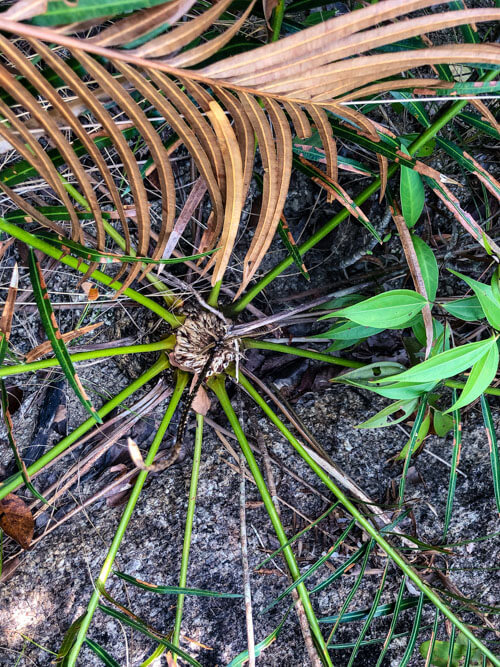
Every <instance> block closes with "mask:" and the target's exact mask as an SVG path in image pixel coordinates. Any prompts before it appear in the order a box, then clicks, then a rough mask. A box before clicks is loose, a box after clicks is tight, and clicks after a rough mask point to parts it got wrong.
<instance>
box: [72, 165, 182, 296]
mask: <svg viewBox="0 0 500 667" xmlns="http://www.w3.org/2000/svg"><path fill="white" fill-rule="evenodd" d="M60 179H61V181H62V183H63V185H64V189H65V190H66V191H67V192H68V193H69V194H70V195H71V196H72V197H73V199H74V200H75V201H77V202H78V203H79V204H81V206H83V208H84V209H85V210H87V211H89V212H90V213H91V212H92V209H91V207H90V204H89V203H88V202H87V200H86V199H85V197H84V196H83V195H82V194H81V193H80V192H78V190H77V189H76V188H75V187H74V186H73V185H71V183H68V181H67V180H66V179H65V178H64V176H60ZM106 217H107V216H106V212H105V211H103V220H102V226H103V227H104V229H105V230H106V233H107V234H108V236H110V237H111V238H112V239H113V241H114V242H115V243H116V245H117V246H118V247H119V248H121V249H122V250H127V244H126V242H125V239H124V238H123V236H122V235H121V234H120V232H118V231H117V230H116V229H115V228H114V227H113V225H111V224H110V223H109V222H108V221H107V220H106ZM128 250H129V254H130V255H132V257H135V256H136V255H137V253H136V251H135V250H134V248H129V249H128ZM142 268H143V269H145V268H146V264H143V265H142ZM146 280H147V281H149V282H150V283H151V285H152V286H153V287H154V288H155V289H156V290H157V291H158V292H159V293H160V294H161V296H162V297H163V299H164V300H165V301H166V302H167V304H168V305H169V306H171V305H172V304H173V303H175V301H177V297H176V296H175V295H174V294H173V293H172V290H170V289H169V288H168V287H167V286H166V285H165V283H162V282H161V280H160V279H159V278H158V277H157V276H155V275H154V274H152V273H147V274H146Z"/></svg>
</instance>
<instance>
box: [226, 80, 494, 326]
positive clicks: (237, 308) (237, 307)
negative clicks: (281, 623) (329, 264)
mask: <svg viewBox="0 0 500 667" xmlns="http://www.w3.org/2000/svg"><path fill="white" fill-rule="evenodd" d="M496 74H497V72H496V70H491V71H489V72H487V73H486V75H485V76H483V77H481V79H480V80H481V81H491V80H492V79H494V78H495V76H496ZM466 104H468V100H457V102H454V103H453V104H451V105H450V107H449V108H448V109H445V110H444V111H443V112H441V113H440V114H439V116H438V118H436V119H435V120H434V121H433V123H432V124H431V125H430V126H429V127H428V128H427V129H426V130H424V132H422V134H421V135H420V136H419V137H417V139H415V141H413V143H411V144H410V146H408V152H409V153H410V155H414V154H415V153H416V152H417V151H418V150H419V149H420V148H422V147H423V146H425V144H427V143H428V142H429V141H430V140H431V139H433V137H434V136H435V135H436V134H437V133H438V132H439V130H440V129H441V128H442V127H444V126H445V125H446V124H447V123H448V122H449V121H450V120H451V119H452V118H453V117H454V116H456V115H457V114H458V113H460V111H461V110H462V109H463V108H464V106H465V105H466ZM398 169H399V165H398V164H392V165H391V166H390V167H389V169H388V171H387V179H389V178H391V176H393V175H394V174H395V173H396V171H397V170H398ZM380 185H381V179H380V177H377V178H376V179H375V180H374V181H373V182H372V183H371V184H370V185H369V186H368V187H367V188H365V190H363V192H362V193H361V194H359V195H358V196H357V197H356V198H355V199H354V202H355V203H356V205H357V206H360V205H361V204H363V203H364V202H365V201H366V200H367V199H368V198H369V197H371V196H372V194H374V193H375V192H377V190H378V189H379V188H380ZM349 215H350V213H349V211H348V210H347V209H345V208H344V209H342V210H341V211H339V213H337V214H336V215H335V216H334V217H333V218H331V219H330V220H328V222H326V223H325V224H324V225H323V227H321V229H318V231H317V232H316V233H315V234H313V235H312V236H311V238H309V239H308V240H307V241H305V242H304V243H302V245H300V246H298V248H297V249H298V251H299V253H300V254H301V255H304V254H305V253H306V252H307V251H308V250H310V249H311V248H313V247H314V246H315V245H316V244H318V243H319V242H320V241H321V240H322V239H323V238H325V236H327V235H328V234H329V233H330V232H331V231H332V230H334V229H335V227H337V226H338V225H339V224H340V223H341V222H342V221H343V220H345V219H346V218H347V217H348V216H349ZM293 261H294V260H293V257H291V256H288V257H287V258H286V259H284V260H283V261H282V262H280V263H279V264H278V265H277V266H275V267H274V269H271V271H269V272H268V273H267V274H266V275H265V276H263V277H262V278H261V279H260V280H259V281H258V282H257V283H256V284H255V285H254V286H253V287H252V288H251V289H249V290H248V292H247V293H246V294H244V295H243V296H242V297H241V298H240V299H238V301H236V303H234V304H233V305H232V307H231V308H230V310H229V312H230V313H231V314H236V313H239V312H241V311H242V310H243V309H244V308H245V307H246V306H248V304H249V303H250V302H251V301H252V300H253V299H254V298H255V297H256V296H257V294H259V293H260V292H261V291H262V290H263V289H264V288H265V287H266V285H269V283H270V282H272V281H273V280H274V279H275V278H277V277H278V276H279V275H280V274H281V273H283V271H284V270H285V269H287V268H288V267H289V266H291V264H293Z"/></svg>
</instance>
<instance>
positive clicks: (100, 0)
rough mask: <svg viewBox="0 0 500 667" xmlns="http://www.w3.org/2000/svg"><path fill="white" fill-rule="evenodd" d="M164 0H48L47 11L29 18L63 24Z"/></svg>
mask: <svg viewBox="0 0 500 667" xmlns="http://www.w3.org/2000/svg"><path fill="white" fill-rule="evenodd" d="M164 2H165V0H78V2H75V3H71V4H70V3H69V2H64V0H49V2H48V4H47V11H46V12H45V13H43V14H39V15H38V16H35V17H34V18H32V19H31V23H33V24H34V25H42V26H49V25H63V24H66V23H75V22H77V21H88V19H93V18H98V17H99V16H109V17H111V16H116V15H117V14H125V13H127V12H133V11H135V10H136V9H146V8H148V7H154V6H155V5H160V4H162V3H164Z"/></svg>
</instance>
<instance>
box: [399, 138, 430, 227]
mask: <svg viewBox="0 0 500 667" xmlns="http://www.w3.org/2000/svg"><path fill="white" fill-rule="evenodd" d="M401 150H402V151H403V152H404V153H406V154H407V155H409V153H408V151H407V149H406V147H405V146H403V145H402V146H401ZM399 193H400V197H401V212H402V214H403V217H404V219H405V222H406V224H407V225H408V227H414V226H415V225H416V224H417V222H418V219H419V218H420V216H421V214H422V211H423V209H424V204H425V191H424V184H423V183H422V179H421V178H420V174H419V173H417V172H416V171H415V170H414V169H408V167H404V166H401V178H400V182H399Z"/></svg>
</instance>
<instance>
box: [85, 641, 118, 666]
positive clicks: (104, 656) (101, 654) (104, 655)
mask: <svg viewBox="0 0 500 667" xmlns="http://www.w3.org/2000/svg"><path fill="white" fill-rule="evenodd" d="M85 643H86V644H87V646H88V647H89V648H90V649H92V651H93V652H94V653H95V654H96V655H97V657H98V658H100V659H101V660H102V661H103V663H104V664H105V665H107V667H120V665H119V663H117V662H116V660H115V659H114V658H112V657H111V656H110V655H109V653H108V652H107V651H105V650H104V649H103V648H102V646H99V644H96V642H94V641H92V639H89V638H88V637H87V638H86V640H85Z"/></svg>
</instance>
